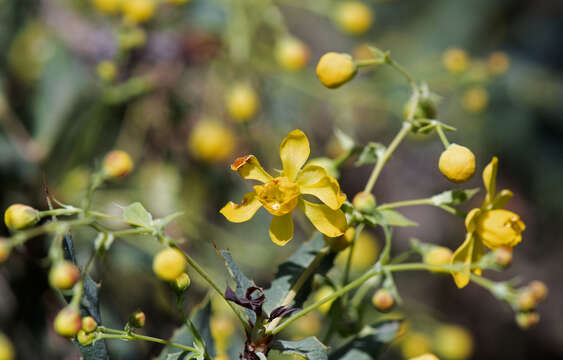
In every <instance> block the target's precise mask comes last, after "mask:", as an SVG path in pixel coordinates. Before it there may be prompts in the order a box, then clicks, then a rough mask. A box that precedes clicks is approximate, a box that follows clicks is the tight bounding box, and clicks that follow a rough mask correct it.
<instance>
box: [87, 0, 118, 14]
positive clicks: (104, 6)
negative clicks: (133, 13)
mask: <svg viewBox="0 0 563 360" xmlns="http://www.w3.org/2000/svg"><path fill="white" fill-rule="evenodd" d="M92 5H94V7H95V8H96V9H97V10H98V11H100V12H103V13H106V14H115V13H117V12H118V11H119V7H120V5H121V0H92Z"/></svg>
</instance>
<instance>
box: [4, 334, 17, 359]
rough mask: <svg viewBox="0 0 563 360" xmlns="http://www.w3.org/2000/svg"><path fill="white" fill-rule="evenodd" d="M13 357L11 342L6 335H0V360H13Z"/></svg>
mask: <svg viewBox="0 0 563 360" xmlns="http://www.w3.org/2000/svg"><path fill="white" fill-rule="evenodd" d="M15 357H16V356H15V351H14V346H13V345H12V342H11V341H10V339H8V338H7V337H6V335H4V334H3V333H0V360H12V359H15Z"/></svg>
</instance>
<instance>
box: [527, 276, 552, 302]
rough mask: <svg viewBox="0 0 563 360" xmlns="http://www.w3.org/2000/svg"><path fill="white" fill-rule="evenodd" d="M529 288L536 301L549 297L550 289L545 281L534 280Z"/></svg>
mask: <svg viewBox="0 0 563 360" xmlns="http://www.w3.org/2000/svg"><path fill="white" fill-rule="evenodd" d="M528 288H529V289H530V292H531V293H532V295H533V296H534V299H536V301H543V300H545V299H546V298H547V292H548V290H547V285H545V283H544V282H542V281H538V280H534V281H532V282H531V283H530V284H529V285H528Z"/></svg>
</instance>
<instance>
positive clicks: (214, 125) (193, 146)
mask: <svg viewBox="0 0 563 360" xmlns="http://www.w3.org/2000/svg"><path fill="white" fill-rule="evenodd" d="M235 144H236V139H235V134H234V133H233V131H232V130H231V129H230V128H228V127H227V126H225V125H223V124H222V123H221V122H219V121H215V120H207V119H204V120H200V121H199V122H198V123H197V124H196V125H195V126H194V128H193V129H192V132H191V133H190V137H189V138H188V147H189V148H190V151H191V153H192V154H193V156H194V157H196V158H198V159H200V160H203V161H207V162H211V163H216V162H221V161H224V160H226V159H228V158H230V157H231V156H232V154H233V151H234V150H235Z"/></svg>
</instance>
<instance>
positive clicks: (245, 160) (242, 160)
mask: <svg viewBox="0 0 563 360" xmlns="http://www.w3.org/2000/svg"><path fill="white" fill-rule="evenodd" d="M231 170H234V171H238V173H239V174H240V176H242V177H243V178H244V179H249V180H258V181H261V182H263V183H266V182H268V181H270V180H272V177H271V176H270V174H268V173H267V172H266V171H265V170H264V169H263V168H262V165H260V162H258V159H256V156H254V155H246V156H242V157H239V158H237V159H236V160H235V161H234V162H233V164H232V165H231Z"/></svg>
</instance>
